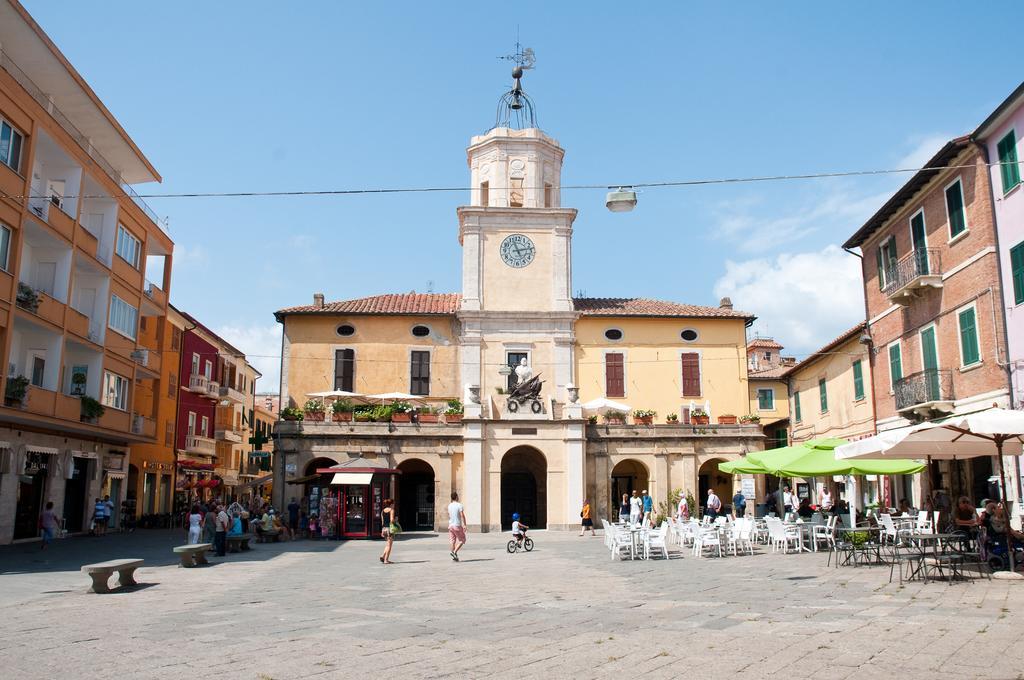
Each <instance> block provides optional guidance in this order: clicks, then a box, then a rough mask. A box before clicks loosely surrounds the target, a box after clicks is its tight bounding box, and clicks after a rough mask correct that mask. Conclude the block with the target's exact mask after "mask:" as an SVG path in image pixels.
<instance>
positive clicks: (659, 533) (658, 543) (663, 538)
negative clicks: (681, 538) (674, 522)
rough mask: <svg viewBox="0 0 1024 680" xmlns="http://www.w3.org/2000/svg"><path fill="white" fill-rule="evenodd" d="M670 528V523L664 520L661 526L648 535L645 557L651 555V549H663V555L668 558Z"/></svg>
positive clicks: (645, 543) (645, 544)
mask: <svg viewBox="0 0 1024 680" xmlns="http://www.w3.org/2000/svg"><path fill="white" fill-rule="evenodd" d="M668 530H669V526H668V523H667V522H662V523H661V526H660V527H658V528H657V529H656V530H655V531H652V532H650V533H649V534H648V535H647V540H645V541H644V557H645V558H648V559H649V558H650V557H651V550H658V551H661V556H662V557H664V558H665V559H666V560H667V559H668Z"/></svg>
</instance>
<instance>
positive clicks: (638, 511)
mask: <svg viewBox="0 0 1024 680" xmlns="http://www.w3.org/2000/svg"><path fill="white" fill-rule="evenodd" d="M643 508H644V502H643V500H642V499H641V498H640V496H638V495H637V494H636V489H633V495H632V497H630V499H629V523H630V524H640V520H641V519H642V518H643V516H644V510H643Z"/></svg>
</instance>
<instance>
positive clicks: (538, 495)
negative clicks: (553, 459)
mask: <svg viewBox="0 0 1024 680" xmlns="http://www.w3.org/2000/svg"><path fill="white" fill-rule="evenodd" d="M547 478H548V465H547V461H546V460H545V459H544V454H542V453H541V452H540V451H538V450H537V449H534V448H532V447H529V446H520V447H517V448H514V449H512V450H511V451H509V452H508V453H506V454H505V457H504V458H502V459H501V528H502V530H503V531H505V530H509V529H511V528H512V513H514V512H518V513H519V520H520V521H521V522H523V523H524V524H526V525H527V526H528V527H530V528H531V529H545V528H547V525H548V512H547Z"/></svg>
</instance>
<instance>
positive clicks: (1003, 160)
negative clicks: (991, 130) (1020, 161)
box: [996, 130, 1020, 194]
mask: <svg viewBox="0 0 1024 680" xmlns="http://www.w3.org/2000/svg"><path fill="white" fill-rule="evenodd" d="M996 150H997V151H998V153H999V176H1000V177H1001V178H1002V180H1003V193H1004V194H1005V193H1007V192H1008V191H1009V190H1010V189H1012V188H1014V187H1015V186H1017V185H1018V184H1020V167H1019V166H1018V165H1017V136H1016V135H1015V134H1014V133H1013V130H1010V132H1009V133H1008V134H1007V135H1006V136H1005V137H1003V138H1002V139H1000V140H999V144H998V145H997V146H996Z"/></svg>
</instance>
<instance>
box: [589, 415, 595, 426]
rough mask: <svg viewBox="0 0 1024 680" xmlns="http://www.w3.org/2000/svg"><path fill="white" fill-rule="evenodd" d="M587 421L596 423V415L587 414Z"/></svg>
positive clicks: (592, 423)
mask: <svg viewBox="0 0 1024 680" xmlns="http://www.w3.org/2000/svg"><path fill="white" fill-rule="evenodd" d="M587 423H589V424H590V425H597V416H587Z"/></svg>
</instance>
